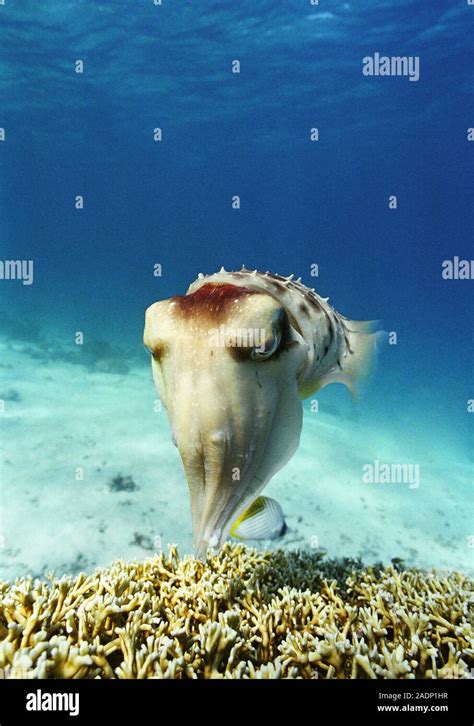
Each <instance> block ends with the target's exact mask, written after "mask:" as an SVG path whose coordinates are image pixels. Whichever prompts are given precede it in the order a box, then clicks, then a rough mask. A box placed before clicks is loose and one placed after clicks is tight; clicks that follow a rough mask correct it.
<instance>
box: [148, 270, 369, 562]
mask: <svg viewBox="0 0 474 726" xmlns="http://www.w3.org/2000/svg"><path fill="white" fill-rule="evenodd" d="M144 342H145V345H146V346H147V348H148V349H149V351H150V353H151V356H152V370H153V377H154V381H155V385H156V388H157V392H158V395H159V397H160V399H161V401H162V403H163V405H164V407H165V408H166V411H167V414H168V417H169V421H170V424H171V428H172V435H173V441H174V443H175V444H176V446H177V447H178V450H179V453H180V455H181V459H182V463H183V467H184V472H185V475H186V479H187V481H188V485H189V491H190V497H191V512H192V522H193V534H194V545H195V551H196V556H197V557H203V556H204V555H205V553H206V550H207V548H208V547H212V548H216V549H218V548H220V547H221V546H222V544H223V543H224V541H225V540H226V538H227V537H228V535H229V532H230V529H231V527H232V525H233V523H234V522H235V521H236V520H237V519H238V518H239V517H240V516H241V515H242V514H243V512H244V511H245V510H246V509H247V507H249V506H250V505H251V504H252V502H253V501H254V500H255V499H256V498H257V497H258V496H259V494H260V493H261V491H262V490H263V489H264V487H265V486H266V484H267V483H268V482H269V481H270V479H271V478H272V477H273V475H274V474H275V473H276V472H277V471H279V469H281V468H282V467H283V466H284V465H285V464H286V462H287V461H288V460H289V459H290V458H291V457H292V456H293V454H294V453H295V451H296V449H297V447H298V444H299V439H300V433H301V427H302V419H303V409H302V399H304V398H306V397H307V396H309V395H311V394H312V393H314V392H315V391H317V390H319V389H320V388H322V387H323V386H325V385H327V384H329V383H333V382H341V383H344V384H345V385H346V386H348V387H349V389H350V390H351V392H352V394H353V395H354V394H355V390H356V384H357V381H358V379H360V377H361V376H363V375H364V374H365V373H366V371H367V368H368V365H369V363H370V360H371V359H372V357H373V354H374V351H375V348H376V334H375V333H373V332H372V324H371V323H368V322H356V321H353V320H349V319H347V318H345V317H344V316H342V315H340V314H339V313H337V312H336V310H334V308H333V307H332V306H331V305H330V304H329V301H328V299H327V298H322V297H320V296H319V295H318V294H317V293H316V292H315V291H314V290H312V289H310V288H308V287H306V286H305V285H303V284H302V283H301V281H300V280H294V279H293V276H290V277H282V276H280V275H274V274H271V273H269V272H265V273H263V272H257V271H256V270H255V271H251V270H247V269H245V268H242V270H240V271H239V272H227V271H226V270H224V269H223V268H222V269H221V270H220V272H217V273H215V274H212V275H207V276H205V275H202V274H200V275H199V277H198V279H197V280H196V281H195V282H193V283H192V284H191V285H190V287H189V288H188V291H187V293H186V294H185V295H177V296H175V297H172V298H170V299H168V300H163V301H160V302H156V303H154V304H153V305H151V306H150V307H149V308H148V309H147V311H146V321H145V332H144Z"/></svg>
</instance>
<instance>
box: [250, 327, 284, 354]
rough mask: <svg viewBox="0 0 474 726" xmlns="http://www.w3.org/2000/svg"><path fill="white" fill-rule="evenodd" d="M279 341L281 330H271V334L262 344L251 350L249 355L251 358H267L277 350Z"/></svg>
mask: <svg viewBox="0 0 474 726" xmlns="http://www.w3.org/2000/svg"><path fill="white" fill-rule="evenodd" d="M280 343H281V330H276V331H275V330H272V333H271V335H270V336H269V337H268V338H267V339H266V340H265V343H264V345H263V346H256V347H255V348H254V349H253V350H252V352H251V354H250V357H251V358H252V359H253V360H267V359H268V358H271V356H272V355H274V354H275V353H276V352H277V350H278V348H279V347H280Z"/></svg>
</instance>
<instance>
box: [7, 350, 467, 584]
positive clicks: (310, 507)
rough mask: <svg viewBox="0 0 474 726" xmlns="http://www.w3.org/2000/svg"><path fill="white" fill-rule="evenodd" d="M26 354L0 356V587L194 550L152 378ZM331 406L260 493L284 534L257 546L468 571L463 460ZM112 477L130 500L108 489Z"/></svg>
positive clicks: (183, 489) (308, 417)
mask: <svg viewBox="0 0 474 726" xmlns="http://www.w3.org/2000/svg"><path fill="white" fill-rule="evenodd" d="M22 347H23V346H22V345H17V350H16V351H15V350H14V349H12V347H11V346H10V345H9V346H7V345H6V344H3V345H1V347H0V354H1V357H0V361H1V368H0V373H1V386H0V398H1V397H2V395H5V393H8V396H7V397H10V398H13V399H14V398H15V397H16V394H15V393H13V394H12V391H13V392H17V394H18V396H19V400H7V401H6V404H5V406H6V410H5V413H3V414H1V419H0V420H1V425H2V437H1V442H2V465H1V469H0V475H1V489H0V505H1V518H0V563H1V569H0V576H1V577H2V578H3V579H12V578H14V577H16V576H19V575H24V574H33V575H35V576H40V575H44V574H45V573H47V572H50V571H53V570H54V572H55V573H56V574H57V575H62V574H64V573H75V572H78V571H80V570H85V571H90V570H92V569H93V568H94V567H95V566H97V565H106V564H108V563H110V562H112V561H113V560H114V559H117V558H124V559H131V558H142V557H144V556H148V555H151V554H153V552H154V551H155V550H156V549H159V548H160V543H161V546H163V547H166V545H167V543H169V542H176V543H177V544H178V546H179V549H180V552H181V553H182V554H184V553H190V552H192V537H191V517H190V510H189V501H188V494H187V484H186V481H185V479H184V476H183V474H182V469H181V463H180V459H179V455H178V452H177V450H176V449H175V447H174V446H173V445H172V443H171V438H170V432H169V427H168V423H167V420H166V415H165V413H161V414H160V413H155V412H154V411H153V405H154V400H155V393H154V388H153V384H152V380H151V373H150V372H149V371H148V370H147V369H146V368H142V367H139V366H137V367H135V368H134V369H133V370H132V371H131V372H130V373H128V374H125V375H119V374H114V373H100V372H93V371H92V372H91V370H89V369H86V368H85V367H84V366H82V365H76V364H72V363H65V362H56V361H55V360H54V359H50V360H48V361H46V362H44V361H37V360H34V359H32V358H30V357H28V356H25V354H24V353H23V352H21V348H22ZM329 400H330V399H329V398H328V394H326V392H322V393H321V395H320V408H321V412H320V413H318V414H311V413H310V412H309V411H306V412H305V423H304V428H303V435H302V440H301V445H300V448H299V450H298V452H297V453H296V455H295V456H294V458H293V459H292V461H291V462H290V463H289V464H288V465H287V466H286V467H285V468H284V469H283V470H282V471H281V472H279V474H278V475H277V476H276V477H275V478H274V479H273V481H272V482H271V483H270V485H269V486H268V487H267V489H266V490H265V494H267V495H269V496H273V497H274V498H276V499H277V500H278V501H279V502H280V503H281V505H282V507H283V510H284V512H285V516H286V519H287V524H288V527H289V529H288V532H287V534H286V535H285V536H284V537H283V538H281V539H280V540H277V541H274V542H272V543H267V544H270V546H272V547H276V546H283V547H289V548H294V549H296V548H310V547H312V546H314V547H316V546H318V547H319V548H322V549H324V550H326V551H327V553H328V555H329V556H337V557H340V556H352V557H356V556H360V557H362V558H363V559H364V560H366V561H367V562H373V561H376V560H382V561H383V562H386V563H387V562H389V561H390V559H391V558H393V557H401V558H403V559H404V561H405V562H406V564H407V565H417V566H421V567H439V568H454V569H461V570H464V571H472V570H473V554H474V549H472V548H470V547H469V542H468V538H469V536H470V535H471V534H472V531H473V527H472V521H471V517H470V509H469V506H466V502H468V501H469V499H468V498H469V497H471V492H470V468H469V464H468V462H467V461H463V460H460V457H459V454H458V453H457V452H456V455H454V454H453V455H452V456H450V452H449V451H446V448H444V449H438V450H437V449H436V448H435V449H434V450H433V447H430V444H429V441H423V440H421V439H417V438H414V436H413V432H412V431H411V430H409V429H407V428H406V427H405V428H404V427H403V426H401V425H400V427H399V429H398V430H396V429H394V427H393V425H392V424H391V426H390V429H388V428H387V427H385V428H384V426H383V422H382V421H381V420H377V421H375V422H371V421H370V419H367V417H364V418H363V419H362V418H360V417H359V418H357V417H351V416H349V417H347V416H340V415H337V413H334V411H333V407H331V406H330V405H329V404H328V405H327V406H326V409H325V402H327V401H329ZM325 410H326V412H325ZM329 411H333V413H330V412H329ZM374 459H379V460H381V461H386V462H404V461H413V462H415V461H417V462H419V463H420V466H421V482H420V486H419V487H418V488H417V489H415V488H410V487H409V485H408V484H396V483H392V484H367V483H364V482H363V481H362V466H363V464H364V463H367V462H372V461H374ZM78 467H82V468H83V471H84V478H83V480H82V481H80V480H79V481H78V480H76V469H77V468H78ZM118 474H122V475H123V476H131V477H132V478H133V481H134V482H135V484H136V489H134V490H133V491H122V492H119V491H113V490H111V488H110V486H109V482H110V481H111V480H112V479H113V478H114V477H116V476H117V475H118Z"/></svg>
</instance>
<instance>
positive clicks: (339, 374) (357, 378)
mask: <svg viewBox="0 0 474 726" xmlns="http://www.w3.org/2000/svg"><path fill="white" fill-rule="evenodd" d="M344 324H345V328H346V333H347V342H348V345H347V349H346V351H345V354H344V356H342V358H341V359H340V360H339V361H338V363H337V366H335V367H334V368H333V370H331V371H329V372H328V373H326V374H324V375H323V376H322V377H321V378H320V379H319V380H318V382H317V387H316V389H315V390H320V389H321V388H324V386H327V385H329V384H330V383H342V384H344V385H345V386H347V388H348V389H349V392H350V394H351V397H352V400H353V401H355V400H356V399H357V395H358V392H359V388H360V385H361V383H362V382H363V381H364V380H365V379H366V378H367V376H368V375H369V374H370V373H371V372H372V370H373V369H374V367H375V363H376V360H377V351H378V348H379V344H380V342H381V340H382V339H383V338H385V336H386V333H385V332H384V331H380V330H379V331H375V332H374V327H375V326H376V325H377V321H374V320H345V321H344Z"/></svg>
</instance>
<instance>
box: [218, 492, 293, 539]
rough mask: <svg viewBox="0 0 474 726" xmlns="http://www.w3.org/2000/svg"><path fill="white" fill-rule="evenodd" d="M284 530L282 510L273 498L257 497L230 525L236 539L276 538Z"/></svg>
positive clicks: (283, 532) (284, 523) (231, 532)
mask: <svg viewBox="0 0 474 726" xmlns="http://www.w3.org/2000/svg"><path fill="white" fill-rule="evenodd" d="M285 532H286V522H285V518H284V516H283V510H282V508H281V506H280V505H279V504H278V502H277V501H276V500H275V499H271V498H270V497H263V496H260V497H257V499H256V500H255V501H254V502H253V503H252V504H251V505H250V507H249V508H248V509H246V510H245V512H243V514H241V515H240V517H239V518H238V519H237V521H236V522H234V524H233V525H232V528H231V530H230V534H231V535H232V537H236V539H241V540H247V539H256V540H257V539H276V538H277V537H281V536H282V535H283V534H285Z"/></svg>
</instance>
